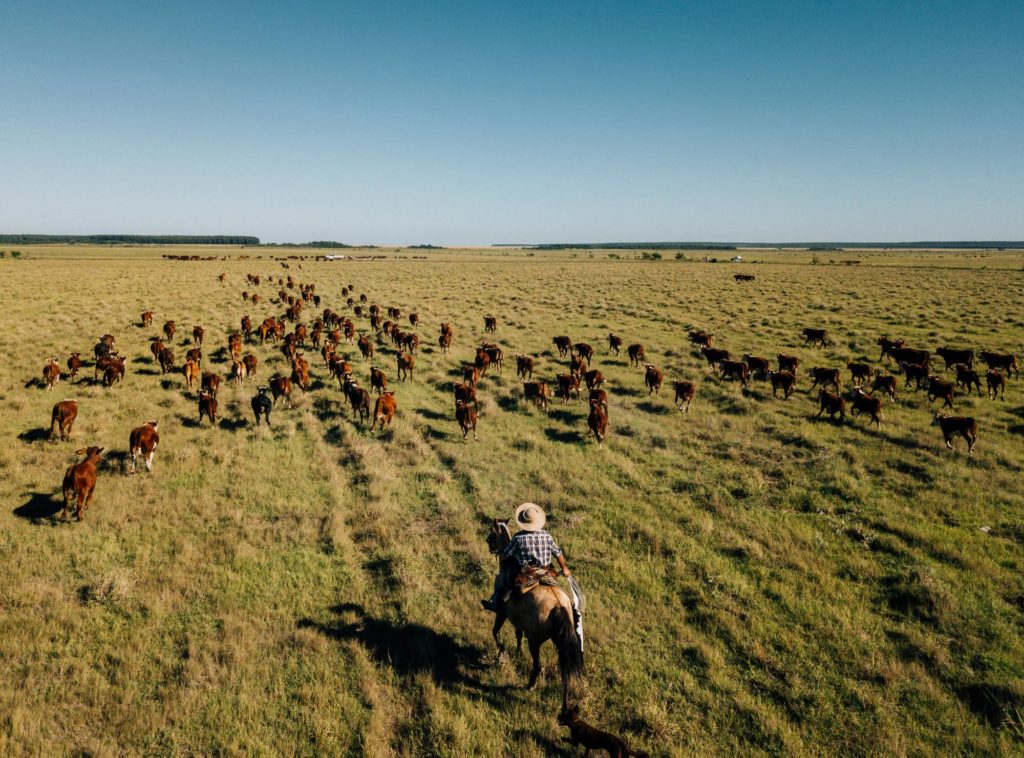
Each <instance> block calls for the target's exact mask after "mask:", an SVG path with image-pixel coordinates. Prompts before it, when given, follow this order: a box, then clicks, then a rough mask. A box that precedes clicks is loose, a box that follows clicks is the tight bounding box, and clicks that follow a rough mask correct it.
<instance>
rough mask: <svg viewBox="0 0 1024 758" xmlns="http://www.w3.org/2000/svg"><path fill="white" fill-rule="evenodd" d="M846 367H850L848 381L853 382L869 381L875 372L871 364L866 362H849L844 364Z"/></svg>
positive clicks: (862, 382)
mask: <svg viewBox="0 0 1024 758" xmlns="http://www.w3.org/2000/svg"><path fill="white" fill-rule="evenodd" d="M846 368H848V369H850V381H851V382H852V383H853V384H864V383H865V382H870V381H871V377H872V376H873V375H874V373H875V372H874V370H872V368H871V366H869V365H868V364H866V363H854V362H849V363H847V364H846Z"/></svg>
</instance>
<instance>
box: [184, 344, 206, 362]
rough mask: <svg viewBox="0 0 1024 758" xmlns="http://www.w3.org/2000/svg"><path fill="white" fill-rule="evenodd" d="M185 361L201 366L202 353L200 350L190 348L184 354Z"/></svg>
mask: <svg viewBox="0 0 1024 758" xmlns="http://www.w3.org/2000/svg"><path fill="white" fill-rule="evenodd" d="M185 360H186V361H195V362H196V363H198V364H200V365H202V363H203V351H202V350H201V349H200V348H198V347H190V348H189V349H188V350H187V351H186V352H185Z"/></svg>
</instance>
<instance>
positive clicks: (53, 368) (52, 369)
mask: <svg viewBox="0 0 1024 758" xmlns="http://www.w3.org/2000/svg"><path fill="white" fill-rule="evenodd" d="M59 381H60V364H59V363H57V359H56V358H50V360H48V361H47V362H46V365H45V366H43V384H44V385H46V389H47V390H52V389H53V387H54V385H55V384H57V382H59Z"/></svg>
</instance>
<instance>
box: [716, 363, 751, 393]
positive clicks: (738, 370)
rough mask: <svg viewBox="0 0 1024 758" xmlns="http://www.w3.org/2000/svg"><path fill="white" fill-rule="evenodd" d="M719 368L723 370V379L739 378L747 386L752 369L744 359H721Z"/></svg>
mask: <svg viewBox="0 0 1024 758" xmlns="http://www.w3.org/2000/svg"><path fill="white" fill-rule="evenodd" d="M718 368H719V370H720V371H721V372H722V378H723V379H739V380H740V384H742V385H743V387H744V388H746V386H747V379H749V378H750V369H749V368H748V367H747V364H746V363H744V362H743V361H720V362H719V363H718Z"/></svg>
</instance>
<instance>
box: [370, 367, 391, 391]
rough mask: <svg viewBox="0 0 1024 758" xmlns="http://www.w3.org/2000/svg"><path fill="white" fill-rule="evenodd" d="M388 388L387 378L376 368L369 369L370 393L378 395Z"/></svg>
mask: <svg viewBox="0 0 1024 758" xmlns="http://www.w3.org/2000/svg"><path fill="white" fill-rule="evenodd" d="M387 388H388V378H387V376H385V374H384V372H383V371H381V370H380V369H379V368H377V367H376V366H372V367H371V368H370V391H371V392H376V393H377V394H378V395H379V394H380V393H382V392H383V391H384V390H386V389H387Z"/></svg>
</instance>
